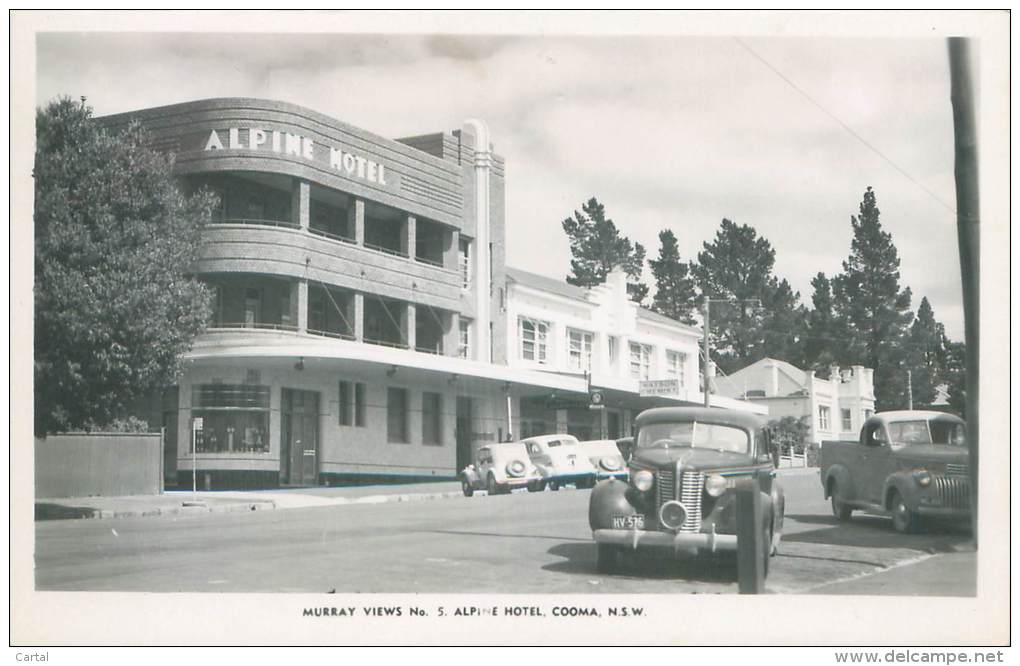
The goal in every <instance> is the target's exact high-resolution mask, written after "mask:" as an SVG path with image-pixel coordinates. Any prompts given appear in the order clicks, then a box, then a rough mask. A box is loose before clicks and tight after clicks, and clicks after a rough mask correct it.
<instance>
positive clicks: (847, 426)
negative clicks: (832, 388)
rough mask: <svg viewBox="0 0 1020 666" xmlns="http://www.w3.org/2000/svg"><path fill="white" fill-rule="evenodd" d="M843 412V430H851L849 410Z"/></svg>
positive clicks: (851, 423)
mask: <svg viewBox="0 0 1020 666" xmlns="http://www.w3.org/2000/svg"><path fill="white" fill-rule="evenodd" d="M842 411H843V430H844V431H849V430H853V421H852V420H851V418H850V410H849V409H844V410H842Z"/></svg>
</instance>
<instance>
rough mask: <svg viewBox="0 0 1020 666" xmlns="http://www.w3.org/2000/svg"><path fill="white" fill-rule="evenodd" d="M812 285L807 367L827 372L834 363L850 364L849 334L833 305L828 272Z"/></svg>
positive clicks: (808, 315) (807, 326)
mask: <svg viewBox="0 0 1020 666" xmlns="http://www.w3.org/2000/svg"><path fill="white" fill-rule="evenodd" d="M811 286H812V288H813V293H812V294H811V304H812V305H813V306H814V307H813V309H812V310H811V311H809V312H808V313H807V316H806V329H807V333H806V334H805V336H804V338H805V339H804V367H805V368H810V369H814V370H824V369H826V368H828V367H829V366H830V365H832V364H834V363H846V362H848V361H849V359H848V358H845V357H846V352H845V351H844V349H843V347H844V345H845V344H846V335H847V333H846V331H845V327H844V326H842V322H841V321H840V320H839V319H838V317H837V314H836V309H835V307H834V305H833V301H832V283H831V281H830V280H829V278H828V277H826V275H825V273H818V274H817V275H815V277H814V278H812V279H811Z"/></svg>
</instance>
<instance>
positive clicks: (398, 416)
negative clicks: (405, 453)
mask: <svg viewBox="0 0 1020 666" xmlns="http://www.w3.org/2000/svg"><path fill="white" fill-rule="evenodd" d="M386 441H388V442H395V443H400V444H406V443H407V442H408V441H409V440H408V437H407V389H402V388H390V389H388V390H387V392H386Z"/></svg>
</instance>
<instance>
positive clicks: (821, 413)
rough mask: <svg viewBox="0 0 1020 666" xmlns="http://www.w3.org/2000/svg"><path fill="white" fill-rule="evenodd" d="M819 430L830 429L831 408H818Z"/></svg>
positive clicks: (820, 406)
mask: <svg viewBox="0 0 1020 666" xmlns="http://www.w3.org/2000/svg"><path fill="white" fill-rule="evenodd" d="M818 428H819V429H820V430H828V429H829V408H828V407H826V406H825V405H819V406H818Z"/></svg>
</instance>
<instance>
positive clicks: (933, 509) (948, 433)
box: [819, 411, 970, 533]
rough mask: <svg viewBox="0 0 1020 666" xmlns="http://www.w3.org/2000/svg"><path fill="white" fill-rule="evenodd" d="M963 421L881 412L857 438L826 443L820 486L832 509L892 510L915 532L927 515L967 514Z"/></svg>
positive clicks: (844, 512)
mask: <svg viewBox="0 0 1020 666" xmlns="http://www.w3.org/2000/svg"><path fill="white" fill-rule="evenodd" d="M965 432H966V426H965V424H964V422H963V419H961V418H959V417H957V416H954V415H952V414H945V413H943V412H930V411H892V412H880V413H878V414H875V415H874V416H871V417H870V418H868V419H867V420H866V421H865V422H864V427H862V428H861V434H860V437H859V439H857V440H856V441H825V442H822V446H821V451H820V454H819V466H820V467H821V481H822V488H823V489H824V491H825V497H827V498H829V500H830V501H831V503H832V513H833V514H834V515H835V516H836V518H838V519H839V520H840V521H847V520H849V519H850V515H851V514H852V513H853V512H854V511H855V510H861V511H865V512H867V513H873V514H878V515H884V516H891V517H892V522H893V527H894V528H895V529H896V531H898V532H902V533H910V532H915V531H917V530H918V528H919V527H920V523H921V519H922V518H924V517H936V518H946V519H951V520H969V519H970V477H969V468H968V455H969V453H968V449H967V441H966V436H965Z"/></svg>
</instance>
